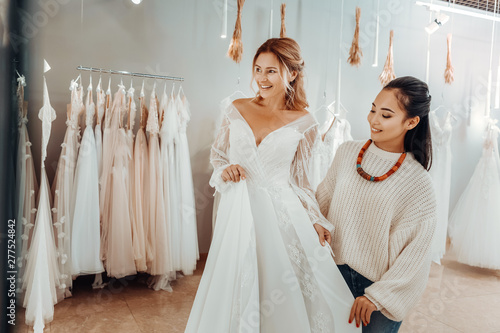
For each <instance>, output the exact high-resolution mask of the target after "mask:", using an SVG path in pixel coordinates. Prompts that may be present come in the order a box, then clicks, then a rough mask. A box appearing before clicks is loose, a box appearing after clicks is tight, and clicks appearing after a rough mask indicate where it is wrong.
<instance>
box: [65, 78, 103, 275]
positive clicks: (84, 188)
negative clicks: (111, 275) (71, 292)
mask: <svg viewBox="0 0 500 333" xmlns="http://www.w3.org/2000/svg"><path fill="white" fill-rule="evenodd" d="M95 113H96V108H95V104H94V102H93V100H92V79H91V80H90V84H89V87H88V89H87V100H86V103H85V125H86V128H85V132H84V133H83V138H82V143H81V145H80V152H79V154H78V160H77V163H76V169H75V180H74V185H73V191H74V192H73V196H72V197H73V200H74V204H73V207H74V215H73V219H72V222H73V226H72V228H71V266H72V270H71V274H72V275H73V276H77V275H85V274H97V273H102V272H103V271H104V267H103V265H102V261H101V258H100V249H101V236H100V232H101V225H100V221H99V177H98V162H97V148H96V141H95V136H94V130H93V129H92V125H93V123H94V117H95ZM98 130H100V129H98Z"/></svg>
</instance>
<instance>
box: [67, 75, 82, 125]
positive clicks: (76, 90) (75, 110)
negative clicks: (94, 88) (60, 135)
mask: <svg viewBox="0 0 500 333" xmlns="http://www.w3.org/2000/svg"><path fill="white" fill-rule="evenodd" d="M69 90H70V91H71V113H70V114H69V115H68V119H67V120H66V125H68V126H71V128H73V129H77V128H78V115H79V114H80V113H81V112H82V111H83V110H84V105H83V88H82V86H79V85H78V83H77V82H76V81H75V80H71V84H70V86H69Z"/></svg>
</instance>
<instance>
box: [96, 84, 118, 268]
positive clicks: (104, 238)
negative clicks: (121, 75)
mask: <svg viewBox="0 0 500 333" xmlns="http://www.w3.org/2000/svg"><path fill="white" fill-rule="evenodd" d="M114 109H115V108H113V101H112V98H111V77H110V78H109V81H108V89H107V90H106V99H105V104H104V130H103V134H102V172H101V177H100V178H99V185H100V186H99V187H100V192H99V212H100V215H101V251H100V252H101V260H102V261H104V262H105V260H106V252H107V246H108V229H109V211H110V206H111V202H112V196H111V193H112V192H111V172H112V167H113V154H114V151H115V141H116V140H115V138H116V135H117V134H116V132H117V131H118V125H116V126H113V127H112V126H111V119H112V117H113V112H114V111H115V110H114ZM118 112H119V110H118ZM115 117H118V118H117V121H119V118H120V116H119V115H117V116H115ZM105 266H106V264H105Z"/></svg>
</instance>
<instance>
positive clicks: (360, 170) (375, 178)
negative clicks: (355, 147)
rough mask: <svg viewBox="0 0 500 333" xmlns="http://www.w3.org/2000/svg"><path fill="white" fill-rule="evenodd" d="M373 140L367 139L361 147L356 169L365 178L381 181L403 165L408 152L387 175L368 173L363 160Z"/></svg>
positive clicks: (403, 154) (402, 155)
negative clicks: (371, 174) (374, 175)
mask: <svg viewBox="0 0 500 333" xmlns="http://www.w3.org/2000/svg"><path fill="white" fill-rule="evenodd" d="M372 142H373V141H372V139H369V140H368V141H366V143H365V145H364V146H363V148H361V150H360V151H359V155H358V159H357V161H356V169H357V170H358V173H359V175H360V176H361V177H363V178H364V179H366V180H369V181H371V182H380V181H382V180H385V179H387V178H388V177H389V176H390V175H392V174H393V173H394V172H396V171H397V170H398V169H399V167H400V166H401V164H403V161H404V160H405V158H406V152H404V153H402V154H401V157H399V160H398V161H397V162H396V164H395V165H394V166H393V167H392V168H391V170H389V171H388V172H387V173H386V174H385V175H382V176H379V177H373V176H370V175H369V174H367V173H366V172H365V171H364V170H363V168H362V167H361V161H362V160H363V155H364V154H365V151H366V150H367V149H368V147H369V146H370V145H371V143H372Z"/></svg>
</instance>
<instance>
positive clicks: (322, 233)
mask: <svg viewBox="0 0 500 333" xmlns="http://www.w3.org/2000/svg"><path fill="white" fill-rule="evenodd" d="M314 229H316V232H317V233H318V236H319V242H320V243H321V245H322V246H325V240H326V241H327V242H328V244H330V242H331V241H332V235H330V232H329V231H328V230H326V229H325V228H323V227H322V226H320V225H319V224H318V223H315V224H314Z"/></svg>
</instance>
